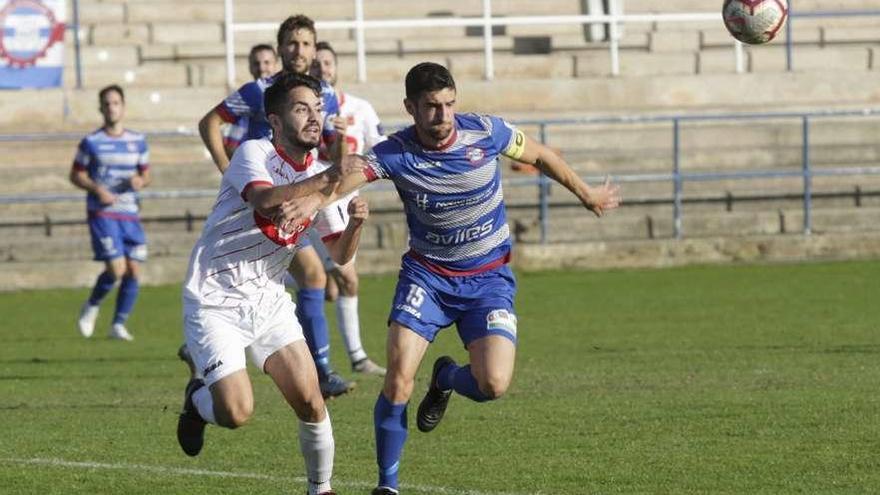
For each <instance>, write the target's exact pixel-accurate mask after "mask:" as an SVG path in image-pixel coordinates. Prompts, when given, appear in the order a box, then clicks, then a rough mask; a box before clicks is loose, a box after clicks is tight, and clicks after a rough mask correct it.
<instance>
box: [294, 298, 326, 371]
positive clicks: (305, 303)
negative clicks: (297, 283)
mask: <svg viewBox="0 0 880 495" xmlns="http://www.w3.org/2000/svg"><path fill="white" fill-rule="evenodd" d="M296 317H297V318H298V319H299V323H300V325H302V328H303V334H304V335H305V337H306V344H308V345H309V350H310V351H311V352H312V357H313V358H314V359H315V366H317V367H318V372H319V373H323V374H325V375H326V374H327V373H329V372H330V370H331V368H330V334H329V332H328V330H327V317H326V316H324V289H300V290H299V291H297V293H296Z"/></svg>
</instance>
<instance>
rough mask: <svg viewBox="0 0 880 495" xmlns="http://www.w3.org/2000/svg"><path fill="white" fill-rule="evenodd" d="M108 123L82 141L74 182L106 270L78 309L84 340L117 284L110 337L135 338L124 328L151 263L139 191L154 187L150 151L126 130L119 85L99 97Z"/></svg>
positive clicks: (98, 258)
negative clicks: (80, 191)
mask: <svg viewBox="0 0 880 495" xmlns="http://www.w3.org/2000/svg"><path fill="white" fill-rule="evenodd" d="M98 101H99V103H100V111H101V115H103V117H104V125H103V126H102V127H101V128H100V129H98V130H96V131H95V132H93V133H91V134H89V135H88V136H86V137H84V138H83V139H82V141H80V144H79V148H78V149H77V153H76V158H74V160H73V167H72V168H71V171H70V181H71V182H72V183H73V184H74V185H75V186H77V187H79V188H80V189H84V190H86V191H88V196H87V197H86V209H87V210H88V223H89V233H90V234H91V238H92V250H93V251H94V253H95V260H96V261H103V262H104V264H105V269H104V271H103V272H101V275H99V276H98V279H97V280H96V281H95V285H94V287H93V288H92V293H91V295H89V299H88V300H87V301H86V302H85V304H83V306H82V309H81V310H80V314H79V318H78V321H77V326H78V327H79V331H80V334H82V336H83V337H87V338H88V337H91V336H92V333H93V332H94V331H95V321H96V320H97V318H98V308H99V306H100V304H101V301H102V300H103V299H104V297H105V296H106V295H107V294H108V293H109V292H110V291H111V290H112V289H113V286H114V285H116V283H117V282H120V283H119V291H118V293H117V295H116V312H115V314H114V316H113V323H112V325H111V327H110V333H109V336H110V338H114V339H119V340H132V339H134V337H132V335H131V334H130V333H129V331H128V329H126V327H125V322H126V320H127V319H128V315H129V314H130V313H131V310H132V308H134V304H135V301H136V300H137V297H138V292H139V286H140V283H139V279H140V265H141V263H143V262H144V261H146V259H147V240H146V237H145V236H144V229H143V227H142V226H141V221H140V216H139V212H140V197H139V195H138V191H140V190H141V189H143V188H144V187H147V186H148V185H149V184H150V181H151V176H150V164H149V152H148V151H147V141H146V139H145V138H144V135H143V134H140V133H137V132H132V131H129V130H127V129H125V128H123V126H122V119H123V117H124V116H125V93H124V92H123V91H122V88H121V87H119V86H117V85H115V84H114V85H111V86H107V87H105V88H103V89H102V90H101V91H100V92H99V93H98Z"/></svg>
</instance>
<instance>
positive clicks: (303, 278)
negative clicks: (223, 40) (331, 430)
mask: <svg viewBox="0 0 880 495" xmlns="http://www.w3.org/2000/svg"><path fill="white" fill-rule="evenodd" d="M277 42H278V55H279V56H280V57H281V62H282V72H281V73H283V72H285V71H286V72H294V73H298V74H308V72H309V70H310V69H311V67H312V62H314V60H315V45H316V43H317V32H316V30H315V24H314V22H313V21H312V20H311V19H310V18H308V17H306V16H304V15H295V16H291V17H288V18H287V19H286V20H285V21H284V22H282V23H281V25H280V26H279V28H278V35H277ZM281 73H279V74H281ZM277 77H278V75H277V74H276V75H275V76H272V77H269V78H265V79H258V80H256V81H253V82H249V83H247V84H245V85H243V86H242V87H241V88H239V90H238V91H236V92H234V93H232V94H231V95H229V96H228V97H227V98H226V99H225V100H223V102H221V103H220V104H219V105H217V106H216V107H215V108H214V109H212V110H211V111H210V112H208V113H207V114H206V115H205V116H204V117H203V118H202V120H201V121H200V122H199V132H200V134H201V136H202V140H203V141H204V143H205V146H207V147H208V151H209V152H210V153H211V156H212V157H213V158H214V163H215V164H216V165H217V168H218V169H219V170H220V172H221V173H223V172H224V171H225V170H226V168H227V167H228V166H229V159H228V158H227V157H226V152H225V150H224V149H223V136H222V134H221V132H220V125H221V124H222V123H223V122H231V121H234V120H235V119H236V118H238V117H242V116H246V117H248V119H249V127H248V133H247V135H246V136H245V140H249V139H261V138H271V137H272V135H271V134H272V133H271V128H270V126H269V123H268V120H267V118H266V112H265V110H264V108H263V94H264V93H265V91H266V88H268V87H269V86H271V85H272V84H273V83H274V81H275V78H277ZM321 99H322V101H323V113H324V127H323V131H322V141H323V143H324V146H325V147H327V148H328V149H329V156H330V158H331V159H332V160H333V161H334V162H335V161H337V160H338V159H339V157H341V156H342V155H343V154H344V153H345V139H342V138H340V137H339V136H338V133H339V131H338V130H337V129H336V127H338V126H339V123H338V122H337V121H338V118H337V115H338V113H339V102H338V101H337V99H336V91H334V89H333V88H332V87H331V86H330V85H329V84H327V83H325V82H323V81H321ZM307 242H308V241H307V240H305V241H303V245H302V246H301V249H300V250H299V251H297V253H296V255H295V256H294V259H293V263H292V264H291V265H290V271H291V274H292V275H293V277H294V278H295V279H296V283H297V287H298V290H297V316H298V317H299V319H300V323H301V324H302V326H303V331H304V333H305V336H306V342H307V343H308V344H309V349H310V350H311V351H312V355H313V357H314V358H315V364H316V365H317V367H318V377H319V380H320V385H321V391H322V392H323V394H324V396H325V397H333V396H338V395H342V394H344V393H346V392H348V391H349V390H351V389H352V388H353V387H354V383H353V382H349V381H347V380H345V379H343V378H342V377H341V376H340V375H339V374H338V373H336V372H335V371H334V370H333V368H332V367H331V366H330V335H329V331H328V327H327V318H326V316H325V315H324V287H325V286H326V284H327V275H326V274H325V273H324V266H323V263H322V261H321V258H320V256H319V255H318V253H317V252H316V251H315V248H314V247H313V246H311V245H307V244H306V243H307Z"/></svg>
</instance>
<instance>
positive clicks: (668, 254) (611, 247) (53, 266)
mask: <svg viewBox="0 0 880 495" xmlns="http://www.w3.org/2000/svg"><path fill="white" fill-rule="evenodd" d="M400 255H401V250H399V249H388V250H362V251H361V252H360V253H359V254H358V260H359V263H358V265H359V267H360V273H362V274H376V273H394V272H395V271H396V270H397V269H398V268H399V261H400ZM877 258H880V233H877V232H873V233H852V234H834V235H812V236H803V235H800V234H792V235H773V236H744V237H735V238H731V237H714V238H703V239H685V240H671V239H667V240H652V241H647V240H645V241H614V242H587V243H577V244H550V245H538V244H520V245H518V246H517V247H516V250H515V253H514V266H515V267H516V268H517V269H519V270H523V271H535V270H552V269H608V268H662V267H669V266H680V265H686V264H706V263H763V262H774V263H775V262H802V261H811V260H845V259H877ZM187 261H188V260H187V257H185V256H179V255H178V256H167V257H154V258H153V259H152V260H151V261H150V262H149V263H146V264H145V265H144V283H145V284H150V285H158V284H174V283H180V282H181V281H182V280H183V277H184V275H185V272H186V268H187ZM100 271H101V265H100V264H99V263H94V262H88V261H83V260H77V261H64V260H58V261H37V262H22V263H0V291H10V290H22V289H37V288H49V287H89V286H91V285H92V284H93V283H94V280H95V277H96V276H97V274H98V273H99V272H100Z"/></svg>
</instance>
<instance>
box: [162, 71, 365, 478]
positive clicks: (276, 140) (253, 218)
mask: <svg viewBox="0 0 880 495" xmlns="http://www.w3.org/2000/svg"><path fill="white" fill-rule="evenodd" d="M320 92H321V87H320V83H319V81H318V80H317V79H314V78H312V77H311V76H308V75H303V74H296V73H289V72H288V73H283V74H281V75H280V76H279V77H278V78H277V79H276V81H275V84H274V85H272V86H271V87H270V88H268V89H267V90H266V93H265V109H266V116H267V119H268V121H269V123H270V125H271V126H272V130H273V137H272V139H271V140H269V139H253V140H248V141H246V142H244V143H243V144H242V145H241V147H240V148H239V149H238V151H236V153H235V155H234V156H233V158H232V161H231V162H230V166H229V168H228V170H226V173H225V174H223V181H222V183H221V186H220V192H219V193H218V196H217V202H216V203H215V205H214V208H213V210H212V212H211V215H210V216H209V217H208V220H207V221H206V223H205V227H204V230H203V232H202V235H201V237H200V238H199V240H198V241H197V242H196V245H195V247H194V248H193V252H192V256H191V257H190V266H189V270H188V274H187V277H186V281H185V283H184V290H183V306H184V334H185V338H186V343H187V347H188V349H189V352H190V353H191V355H192V360H193V363H194V366H195V369H196V370H199V371H200V372H201V375H202V376H203V377H204V379H198V378H194V377H191V378H190V381H189V383H188V384H187V386H186V396H185V401H184V407H183V412H182V413H181V415H180V419H179V422H178V429H177V436H178V441H179V443H180V446H181V448H182V449H183V450H184V452H185V453H186V454H188V455H190V456H195V455H198V453H199V452H200V451H201V449H202V446H203V443H204V429H205V424H206V423H214V424H217V425H220V426H224V427H227V428H237V427H239V426H242V425H243V424H244V423H245V422H247V420H248V419H249V418H250V416H251V414H252V412H253V407H254V404H253V403H254V398H253V390H252V388H251V383H250V380H249V378H248V374H247V371H246V370H245V361H246V358H245V352H246V351H247V353H248V354H250V357H251V360H252V361H253V362H254V364H255V365H257V366H258V367H259V368H260V369H262V370H263V371H264V372H265V373H267V374H268V375H270V376H271V377H272V379H273V381H274V382H275V384H276V385H277V386H278V389H279V390H280V391H281V393H282V394H283V395H284V398H285V399H286V400H287V402H288V403H289V404H290V406H291V407H292V408H293V410H294V411H295V412H296V415H297V417H298V418H299V443H300V450H301V451H302V454H303V456H304V458H305V463H306V471H307V476H308V494H309V495H315V494H319V493H321V494H325V495H326V494H330V493H332V491H331V488H330V478H331V474H332V470H333V453H334V441H333V433H332V427H331V425H330V418H329V415H328V413H327V409H326V407H325V405H324V399H323V398H322V395H321V390H320V388H319V385H318V376H317V373H316V369H315V363H314V361H313V359H312V356H311V354H310V351H309V348H308V347H307V345H306V343H305V341H304V339H303V332H302V328H301V327H300V325H299V323H298V321H297V317H296V316H295V311H296V307H295V305H294V304H293V301H292V300H291V298H290V295H289V294H288V293H287V291H286V290H285V287H284V284H283V281H282V280H283V277H284V274H285V272H286V271H287V267H288V265H289V264H290V261H291V259H292V258H293V255H294V253H295V252H296V250H297V243H298V241H299V240H300V237H302V235H303V232H304V231H305V230H306V229H307V228H309V226H310V223H312V222H313V223H314V225H313V228H315V229H317V230H318V231H319V232H320V233H321V234H322V235H323V236H325V237H326V236H329V235H331V234H335V235H334V238H333V240H332V241H330V242H329V243H328V249H329V251H330V252H331V254H332V255H333V258H334V259H335V260H336V261H337V262H338V263H342V264H344V263H346V262H348V261H349V260H350V259H351V258H352V256H354V253H355V251H356V249H357V243H358V239H359V237H360V231H361V226H362V224H363V221H364V220H365V219H366V217H367V215H368V209H367V205H366V202H364V201H363V200H362V199H360V198H356V199H354V200H353V201H352V202H351V203H350V204H347V205H338V204H331V205H328V207H327V208H326V209H324V210H321V211H319V212H318V213H317V215H316V216H309V217H307V218H305V220H304V221H303V222H302V223H300V224H296V225H284V224H280V223H279V222H278V221H277V218H278V216H279V212H280V211H281V209H282V208H283V207H284V205H285V203H286V202H288V201H289V200H291V199H293V198H296V197H298V196H299V195H301V194H304V193H309V192H315V191H317V190H319V188H328V187H331V188H332V187H333V186H334V185H335V182H337V181H338V179H339V176H340V173H341V171H340V170H338V169H337V168H335V167H334V168H330V169H329V170H326V171H325V169H326V165H323V164H321V163H320V162H317V161H315V160H314V157H315V153H314V152H315V148H316V147H317V146H318V143H319V140H320V136H321V127H322V120H323V119H322V113H321V109H322V103H321V98H320V94H321V93H320ZM322 172H323V173H322ZM310 178H311V179H310ZM337 207H345V208H347V209H348V211H349V214H350V218H351V220H350V221H349V222H348V224H347V225H344V224H341V223H340V221H339V217H338V216H337V215H336V214H335V209H336V208H337Z"/></svg>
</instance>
